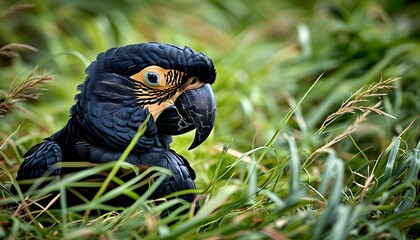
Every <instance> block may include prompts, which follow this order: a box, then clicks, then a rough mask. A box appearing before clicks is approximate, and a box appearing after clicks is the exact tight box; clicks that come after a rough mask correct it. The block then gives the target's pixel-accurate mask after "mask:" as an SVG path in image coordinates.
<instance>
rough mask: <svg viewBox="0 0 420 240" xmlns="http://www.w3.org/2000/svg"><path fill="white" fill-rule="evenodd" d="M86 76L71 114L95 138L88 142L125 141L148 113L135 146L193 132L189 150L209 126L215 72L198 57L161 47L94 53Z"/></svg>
mask: <svg viewBox="0 0 420 240" xmlns="http://www.w3.org/2000/svg"><path fill="white" fill-rule="evenodd" d="M86 72H87V74H88V77H87V79H86V81H85V82H84V83H83V84H82V85H80V86H79V90H80V91H81V92H80V94H78V95H77V96H76V100H78V103H77V104H76V105H75V107H74V109H73V110H72V115H73V116H74V115H75V114H76V115H77V114H78V115H79V117H78V118H82V120H78V122H79V123H80V124H82V123H83V124H82V125H84V128H85V129H86V130H87V131H92V132H94V134H93V135H97V137H96V138H95V139H92V141H96V140H97V139H98V138H101V140H103V141H105V142H107V143H109V142H111V143H114V142H121V141H123V142H124V140H126V139H128V140H129V139H131V138H132V136H133V133H135V131H136V130H137V127H138V125H139V124H141V123H142V122H143V121H144V120H145V118H146V116H147V115H148V114H150V115H151V116H152V120H151V121H149V123H148V130H147V131H146V133H145V135H144V136H143V137H142V138H141V139H140V143H139V144H140V145H144V146H146V147H147V145H148V143H149V142H151V141H152V140H153V139H152V138H153V137H156V135H158V134H159V135H179V134H183V133H186V132H189V131H191V130H193V129H196V134H195V138H194V141H193V143H192V145H191V146H190V149H192V148H195V147H197V146H198V145H200V144H201V143H202V142H203V141H204V140H205V139H206V138H207V137H208V136H209V134H210V132H211V130H212V128H213V125H214V121H215V114H216V104H215V99H214V94H213V90H212V88H211V84H212V83H213V82H214V81H215V78H216V71H215V69H214V66H213V63H212V61H211V60H210V59H209V58H208V57H207V56H206V55H205V54H204V53H198V52H196V51H194V50H192V49H191V48H189V47H179V46H175V45H169V44H162V43H142V44H135V45H128V46H124V47H119V48H112V49H109V50H108V51H106V52H104V53H101V54H99V55H98V57H97V60H96V61H95V62H93V63H92V64H91V65H90V66H89V67H88V68H87V70H86ZM80 112H82V113H80ZM76 118H77V117H76ZM124 131H126V132H124ZM123 144H125V143H123Z"/></svg>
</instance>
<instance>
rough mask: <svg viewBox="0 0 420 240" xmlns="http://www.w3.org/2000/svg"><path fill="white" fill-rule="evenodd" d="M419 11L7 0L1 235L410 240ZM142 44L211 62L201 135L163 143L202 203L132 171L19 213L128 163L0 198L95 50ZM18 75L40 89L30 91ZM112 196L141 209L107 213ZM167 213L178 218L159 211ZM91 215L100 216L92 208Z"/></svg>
mask: <svg viewBox="0 0 420 240" xmlns="http://www.w3.org/2000/svg"><path fill="white" fill-rule="evenodd" d="M51 9H53V11H51ZM418 9H419V4H418V3H408V2H405V1H371V0H363V1H362V0H360V1H352V2H348V1H274V0H273V1H271V0H267V1H248V0H242V1H200V2H199V1H192V0H185V1H178V2H177V3H168V2H167V1H163V0H162V1H142V2H140V3H139V2H137V1H109V2H108V4H104V3H103V2H96V1H90V2H87V1H77V0H75V1H71V2H69V3H67V2H66V4H63V3H62V2H61V1H60V0H50V1H37V0H32V1H28V2H25V3H23V2H19V3H15V2H14V1H3V2H2V3H0V20H1V23H0V68H1V69H2V71H0V77H1V79H2V81H0V89H4V91H3V90H2V91H1V93H0V96H1V97H0V109H1V110H0V111H1V114H2V117H1V118H0V162H1V164H0V181H1V185H0V187H1V191H0V192H1V196H2V197H1V198H0V238H4V239H33V238H39V239H56V238H64V239H79V238H94V239H96V238H102V239H118V238H119V239H126V238H141V239H176V238H180V239H212V240H213V239H416V238H418V237H419V236H420V222H419V219H420V210H419V208H418V202H419V198H420V197H419V194H418V192H419V178H418V176H419V171H420V156H419V154H420V152H419V151H420V137H419V136H420V131H419V130H420V126H419V120H418V117H419V114H418V113H419V112H420V105H419V97H418V96H420V92H419V91H420V90H419V89H420V80H419V79H420V71H419V69H418V66H419V65H420V62H419V59H418V55H419V53H420V46H419V40H418V36H419V26H418V22H416V17H417V16H418V14H419V12H418ZM6 23H7V24H6ZM144 41H159V42H169V43H175V44H179V45H188V46H190V47H192V48H194V49H196V50H199V51H203V52H205V53H206V54H207V55H209V56H210V57H211V58H212V59H213V61H214V63H215V66H216V68H217V76H218V77H217V81H216V83H215V84H214V89H215V93H216V99H217V106H218V112H217V119H216V126H215V129H214V131H213V133H212V134H211V136H210V138H209V139H208V140H207V141H206V142H205V143H204V144H202V145H201V146H200V147H198V148H197V149H195V150H193V151H187V147H188V146H189V144H190V142H191V141H192V138H193V135H191V134H186V135H185V136H178V137H176V138H175V140H174V143H173V144H172V147H173V148H174V149H175V150H176V151H177V152H178V153H180V154H182V155H183V156H185V157H186V158H187V159H189V161H190V163H191V165H192V167H193V168H194V169H195V170H196V172H197V180H196V183H197V187H198V190H197V191H198V193H199V197H198V199H197V201H198V202H199V203H200V205H201V209H200V210H199V211H198V212H197V213H196V214H193V211H191V210H189V209H191V204H189V203H185V202H182V201H181V200H179V199H172V200H168V201H166V202H164V203H163V204H160V205H155V204H154V203H153V202H151V201H148V200H146V198H147V193H146V194H145V195H144V196H136V195H135V194H133V192H132V191H130V189H131V188H132V187H135V186H136V184H144V183H145V179H144V176H145V175H146V173H141V174H139V175H138V176H137V177H136V178H135V179H133V180H132V181H130V182H127V183H121V182H119V181H118V179H116V178H113V179H109V181H114V182H115V183H117V184H121V185H120V187H118V188H116V189H114V191H111V192H103V193H100V194H98V197H97V198H96V199H95V200H94V201H92V202H91V203H88V204H84V205H79V206H73V207H63V208H62V209H60V210H59V211H53V210H51V209H49V208H45V209H40V210H37V211H32V210H29V208H28V206H29V205H30V204H37V201H38V199H39V198H42V197H43V196H45V195H46V194H48V193H50V192H52V191H55V190H57V191H61V193H62V194H65V191H63V190H64V188H65V186H75V185H77V184H79V185H80V184H85V183H83V182H81V179H83V178H84V177H86V176H89V175H91V174H93V173H95V172H99V171H101V170H104V169H109V170H110V171H112V169H113V168H114V167H115V168H116V167H121V168H133V166H130V165H129V164H126V163H124V162H121V163H120V164H108V165H103V166H96V167H93V168H91V169H87V170H83V171H80V172H78V173H77V174H75V175H73V176H72V177H71V178H67V179H65V180H64V181H61V182H59V183H57V184H54V185H50V186H47V187H46V188H43V189H42V190H41V191H35V192H34V194H33V197H31V198H26V197H25V196H23V195H21V194H19V196H12V195H11V194H10V193H9V192H8V190H7V189H8V188H9V187H10V185H11V184H14V176H15V173H16V171H17V169H18V166H19V164H20V163H21V161H22V155H23V154H24V153H25V152H26V151H27V150H28V149H29V148H30V147H31V146H33V145H34V144H36V143H38V142H40V141H42V139H43V138H44V137H47V136H49V135H50V134H52V133H53V132H55V131H57V130H59V129H60V128H61V127H62V126H63V125H64V124H65V123H66V121H67V119H68V110H69V108H70V107H71V105H72V104H73V103H74V102H73V97H74V94H76V86H77V85H78V84H79V83H80V82H81V81H82V80H83V79H84V68H85V67H86V65H87V64H88V63H89V62H90V61H92V60H93V59H94V58H95V56H96V54H98V53H99V52H101V51H104V50H106V49H107V48H109V47H113V46H118V45H125V44H130V43H136V42H144ZM35 50H36V51H35ZM2 52H3V53H4V54H2ZM34 69H36V70H34ZM43 72H47V73H51V74H53V75H54V79H53V80H52V81H50V79H51V74H43ZM30 79H38V80H39V79H46V80H45V81H44V80H42V81H41V80H39V82H32V83H34V85H31V87H28V86H27V83H28V81H30ZM25 84H26V85H25ZM19 89H20V90H19ZM42 89H46V91H42V94H43V95H42V96H40V95H39V94H40V93H41V91H40V90H42ZM16 93H18V94H16ZM19 93H24V94H21V95H19ZM35 96H36V97H37V98H35ZM3 106H7V107H3ZM19 109H22V110H23V111H21V110H19ZM4 110H6V111H4ZM139 134H141V133H139ZM128 150H129V148H128ZM151 170H158V173H157V174H158V176H163V175H164V174H170V173H168V172H167V171H165V169H150V170H149V171H151ZM158 183H159V182H158ZM158 183H157V184H158ZM35 184H36V183H35ZM149 193H150V192H149ZM119 194H128V195H130V196H132V197H133V198H135V199H137V201H136V203H135V204H133V205H132V206H130V207H128V208H125V209H118V208H112V207H109V206H106V205H104V202H105V201H106V200H107V199H109V198H112V197H113V196H116V195H119ZM56 201H60V200H59V199H56ZM14 203H21V205H20V206H19V209H16V208H10V205H11V204H12V205H13V204H14ZM175 204H181V205H182V207H181V208H180V209H179V212H182V211H183V210H189V211H188V213H186V214H181V215H179V214H178V213H179V212H178V213H177V212H174V213H172V214H169V215H168V216H167V217H165V218H161V217H160V214H161V213H162V212H164V211H165V209H168V208H170V207H171V206H173V205H175ZM193 204H197V203H196V202H195V203H193ZM98 207H99V208H102V209H104V210H105V213H103V214H102V215H100V216H97V215H96V216H95V215H94V214H91V213H94V212H93V211H94V210H93V209H94V208H98ZM80 212H82V213H80ZM174 221H176V222H175V223H174ZM46 223H48V224H46Z"/></svg>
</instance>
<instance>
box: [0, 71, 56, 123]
mask: <svg viewBox="0 0 420 240" xmlns="http://www.w3.org/2000/svg"><path fill="white" fill-rule="evenodd" d="M34 72H35V70H34V71H32V72H31V73H30V74H29V76H28V77H27V78H26V79H25V80H24V81H23V82H21V83H20V84H19V85H18V86H16V87H13V85H14V84H13V83H12V84H11V86H10V88H9V90H8V91H3V92H0V117H3V115H4V113H6V112H10V111H12V110H13V109H19V110H21V111H23V110H24V109H23V108H22V107H19V106H18V103H21V102H24V101H27V100H28V99H37V98H38V97H39V96H40V95H41V93H39V92H35V91H42V90H45V89H44V88H41V87H40V85H42V84H46V83H48V82H50V81H51V80H52V79H53V76H52V75H50V74H48V73H44V74H43V75H41V76H37V75H35V74H34ZM15 80H16V79H15ZM15 80H13V82H15Z"/></svg>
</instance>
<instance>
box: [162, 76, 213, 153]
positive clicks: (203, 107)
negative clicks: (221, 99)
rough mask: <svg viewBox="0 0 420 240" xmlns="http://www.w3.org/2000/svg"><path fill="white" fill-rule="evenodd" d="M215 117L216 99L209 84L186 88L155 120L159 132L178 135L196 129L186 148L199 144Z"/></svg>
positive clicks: (204, 138)
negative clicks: (190, 142)
mask: <svg viewBox="0 0 420 240" xmlns="http://www.w3.org/2000/svg"><path fill="white" fill-rule="evenodd" d="M215 118H216V101H215V98H214V93H213V89H212V88H211V86H210V84H208V83H206V84H203V85H202V86H201V87H199V88H196V89H191V90H187V91H185V92H184V93H182V94H181V95H180V96H179V97H178V98H177V99H176V101H175V104H174V105H170V106H168V107H167V108H165V109H164V110H163V111H162V113H161V114H160V115H159V117H158V118H157V120H156V125H157V127H158V131H159V134H166V135H180V134H184V133H187V132H189V131H191V130H193V129H196V132H195V137H194V141H193V142H192V144H191V146H190V147H189V148H188V150H191V149H193V148H195V147H197V146H199V145H200V144H201V143H202V142H204V141H205V140H206V139H207V137H208V136H209V135H210V132H211V130H212V129H213V126H214V122H215Z"/></svg>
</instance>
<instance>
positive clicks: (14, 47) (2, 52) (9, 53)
mask: <svg viewBox="0 0 420 240" xmlns="http://www.w3.org/2000/svg"><path fill="white" fill-rule="evenodd" d="M25 51H32V52H36V51H38V49H36V48H34V47H32V46H30V45H28V44H23V43H10V44H7V45H6V46H3V47H1V48H0V56H4V57H8V58H12V57H18V56H19V53H20V52H25Z"/></svg>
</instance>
